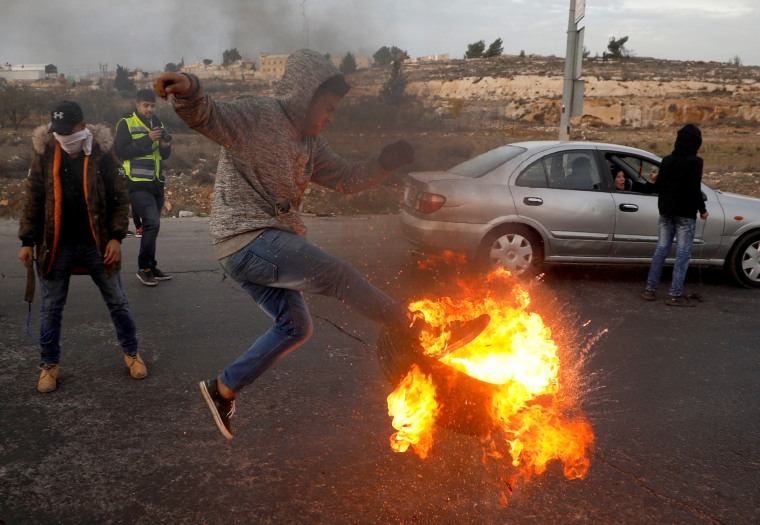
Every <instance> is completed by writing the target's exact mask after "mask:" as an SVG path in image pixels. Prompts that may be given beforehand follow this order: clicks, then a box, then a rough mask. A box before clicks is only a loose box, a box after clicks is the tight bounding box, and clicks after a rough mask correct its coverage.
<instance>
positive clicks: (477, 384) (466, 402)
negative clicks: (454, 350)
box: [376, 328, 494, 436]
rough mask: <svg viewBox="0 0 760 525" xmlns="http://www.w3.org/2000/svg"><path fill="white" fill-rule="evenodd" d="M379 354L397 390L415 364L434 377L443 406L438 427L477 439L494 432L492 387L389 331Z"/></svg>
mask: <svg viewBox="0 0 760 525" xmlns="http://www.w3.org/2000/svg"><path fill="white" fill-rule="evenodd" d="M376 351H377V357H378V359H379V361H380V367H381V368H382V370H383V373H384V374H385V377H386V378H387V379H388V381H390V383H391V384H392V385H393V387H394V388H395V387H397V386H398V385H399V384H400V383H401V382H402V381H403V379H404V377H405V376H406V374H407V373H408V372H409V371H410V370H411V368H412V365H415V364H416V365H417V366H418V367H419V368H420V370H421V371H422V372H423V373H424V374H426V375H428V376H430V377H431V378H432V380H433V383H434V384H435V388H436V399H437V400H438V402H439V404H440V405H441V411H440V414H439V416H438V419H437V421H436V423H437V424H438V425H440V426H442V427H444V428H447V429H449V430H453V431H455V432H459V433H462V434H469V435H473V436H485V435H487V434H489V433H490V432H491V431H492V430H493V429H494V427H493V422H492V420H491V417H490V414H489V407H490V406H491V398H492V396H493V391H494V387H493V386H492V385H490V384H488V383H485V382H483V381H479V380H477V379H474V378H472V377H470V376H468V375H467V374H464V373H462V372H459V371H458V370H455V369H453V368H451V367H449V366H447V365H445V364H443V363H440V362H439V361H437V360H435V359H432V358H428V357H425V356H424V355H422V354H421V353H420V350H419V349H418V348H417V347H416V346H415V344H414V342H413V341H411V340H410V339H409V338H408V337H404V336H402V335H401V334H399V333H398V332H395V331H393V330H389V329H388V328H383V329H382V331H381V332H380V336H379V337H378V341H377V349H376Z"/></svg>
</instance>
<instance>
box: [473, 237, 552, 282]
mask: <svg viewBox="0 0 760 525" xmlns="http://www.w3.org/2000/svg"><path fill="white" fill-rule="evenodd" d="M478 259H479V262H478V264H479V267H480V268H481V269H483V270H485V271H492V270H495V269H497V268H504V269H506V270H509V271H510V272H512V274H513V275H517V276H530V275H533V274H535V273H536V272H537V270H538V267H539V266H540V265H541V261H542V259H543V246H542V243H541V240H540V238H539V237H538V235H536V234H535V233H534V232H533V231H532V230H531V229H529V228H528V227H526V226H522V225H520V224H514V225H509V226H501V227H499V228H496V229H495V230H493V231H491V232H490V233H489V234H488V235H486V237H485V238H484V239H483V243H482V244H481V247H480V252H479V256H478Z"/></svg>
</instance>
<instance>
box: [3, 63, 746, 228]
mask: <svg viewBox="0 0 760 525" xmlns="http://www.w3.org/2000/svg"><path fill="white" fill-rule="evenodd" d="M563 72H564V61H563V60H562V59H560V58H555V57H525V58H521V57H514V56H504V57H499V58H496V59H478V60H467V61H465V60H453V61H450V62H445V63H426V64H410V65H405V66H404V68H403V74H404V76H405V77H406V78H407V86H406V89H405V94H406V95H407V99H406V101H405V102H404V104H402V106H401V107H400V108H392V107H388V106H385V105H383V104H381V103H379V102H378V101H377V97H378V93H379V92H380V90H381V88H382V86H383V83H384V82H385V81H386V80H387V78H388V75H389V72H388V70H387V69H383V68H372V69H367V70H360V71H358V72H356V73H353V74H351V75H349V76H348V81H349V83H350V84H351V86H352V89H351V91H350V92H349V94H348V96H347V97H346V99H345V100H344V102H343V103H342V104H341V107H340V109H339V111H338V113H337V115H336V123H335V125H334V126H333V129H331V130H330V131H329V132H328V133H327V137H328V140H329V141H330V143H331V145H332V147H333V149H335V151H336V152H338V153H339V154H341V155H343V156H345V157H346V158H348V159H350V160H361V159H364V158H367V157H369V156H372V155H374V154H376V153H377V151H378V150H379V148H380V147H381V146H382V145H383V144H386V143H389V142H392V141H394V140H397V139H399V138H405V139H407V140H409V141H410V142H412V144H413V145H414V146H415V149H416V151H417V155H416V157H417V160H416V162H415V163H414V164H413V165H412V166H410V167H409V168H408V169H407V170H401V171H402V172H401V173H397V174H394V175H395V176H394V177H393V178H392V179H391V180H390V181H389V182H388V183H387V184H386V185H384V186H383V187H381V188H378V189H375V190H372V191H369V192H365V193H364V194H360V195H357V196H343V195H339V194H335V193H333V192H330V191H327V190H324V189H322V188H320V187H312V188H311V189H310V190H309V194H308V195H307V198H306V200H305V211H306V212H309V213H316V214H337V213H362V212H364V213H366V212H372V213H378V212H388V211H395V210H397V209H398V205H399V202H400V198H401V191H402V186H403V177H404V175H405V173H406V172H408V171H426V170H435V169H446V168H448V167H450V166H453V165H455V164H457V163H459V162H462V161H463V160H466V159H467V158H470V157H472V156H474V155H477V154H479V153H481V152H483V151H486V150H488V149H490V148H493V147H496V146H498V145H501V144H505V143H509V142H515V141H518V140H533V139H556V138H557V134H558V131H557V130H558V123H559V115H560V107H561V93H562V83H563ZM582 78H583V80H584V81H585V83H586V87H585V95H586V96H585V100H584V116H583V117H581V118H577V119H573V122H572V133H571V137H572V138H573V139H577V140H594V141H606V142H615V143H620V144H627V145H631V146H634V147H639V148H642V149H646V150H649V151H652V152H654V153H656V154H658V155H665V154H667V153H668V152H669V151H670V150H671V149H672V143H673V138H674V136H675V131H676V130H677V129H678V127H679V126H680V125H681V124H683V123H685V122H697V123H699V124H700V126H701V127H702V128H703V132H704V139H705V141H704V145H703V149H702V151H701V154H702V156H703V157H704V159H705V182H707V183H708V184H710V185H711V186H712V187H714V188H716V189H722V190H726V191H732V192H736V193H742V194H746V195H751V196H756V197H760V67H743V66H733V65H727V64H719V63H714V62H678V61H665V60H656V59H650V58H632V59H626V60H619V61H614V60H608V61H604V60H602V59H586V60H585V61H584V64H583V77H582ZM209 89H217V90H218V91H217V95H218V96H220V97H227V96H233V95H234V94H236V93H240V92H246V91H248V92H254V93H258V94H270V93H271V91H272V87H271V86H268V85H251V84H243V83H237V84H233V85H230V84H226V85H223V86H219V85H217V86H214V85H211V84H210V85H209ZM71 96H72V97H76V93H74V94H72V95H71ZM166 109H167V110H168V108H166ZM28 131H29V130H23V129H22V130H19V132H18V133H15V132H13V131H11V130H6V129H2V130H0V162H2V163H3V165H2V166H0V167H3V166H4V167H5V168H6V169H4V170H0V173H5V174H6V176H7V177H9V178H0V216H5V217H8V216H17V215H18V213H19V211H20V209H19V202H20V197H21V195H20V188H21V185H22V181H21V180H20V179H21V178H22V177H23V176H24V175H25V173H26V169H27V167H28V156H25V154H23V153H22V152H23V151H24V148H23V147H22V146H23V144H24V143H25V142H26V141H28V139H27V137H28ZM173 131H174V130H173ZM217 153H218V148H217V147H216V146H215V145H213V144H211V143H210V142H209V141H207V140H206V139H204V138H202V137H200V136H198V135H196V134H183V133H179V134H177V133H175V150H174V154H173V156H172V159H171V161H170V162H168V163H167V165H168V167H169V173H168V177H167V210H166V214H167V215H177V214H178V212H179V211H181V210H187V211H191V212H193V213H199V214H207V213H209V212H210V204H211V198H212V195H213V187H212V185H211V184H212V183H213V175H214V171H215V167H216V160H215V159H216V157H217ZM9 174H13V175H9Z"/></svg>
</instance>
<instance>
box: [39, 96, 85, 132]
mask: <svg viewBox="0 0 760 525" xmlns="http://www.w3.org/2000/svg"><path fill="white" fill-rule="evenodd" d="M83 120H84V113H82V108H81V107H79V104H77V103H76V102H72V101H71V100H62V101H60V102H58V103H57V104H56V105H55V106H53V109H52V111H51V112H50V122H51V124H50V129H48V133H58V134H59V135H71V128H73V127H74V126H76V125H77V124H79V123H80V122H82V121H83Z"/></svg>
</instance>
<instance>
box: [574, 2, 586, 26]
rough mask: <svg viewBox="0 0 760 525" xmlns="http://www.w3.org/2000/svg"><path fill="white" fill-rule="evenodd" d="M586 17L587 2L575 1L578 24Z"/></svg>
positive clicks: (576, 21)
mask: <svg viewBox="0 0 760 525" xmlns="http://www.w3.org/2000/svg"><path fill="white" fill-rule="evenodd" d="M585 15H586V0H575V20H574V22H575V23H576V24H577V23H578V22H580V21H581V18H583V17H584V16H585Z"/></svg>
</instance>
